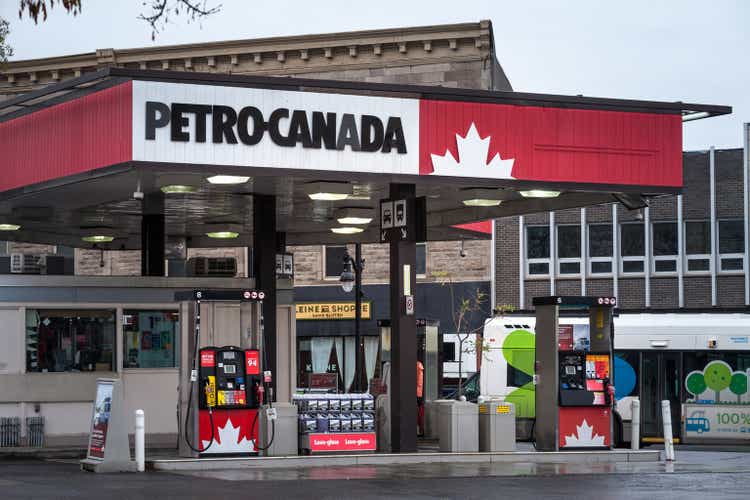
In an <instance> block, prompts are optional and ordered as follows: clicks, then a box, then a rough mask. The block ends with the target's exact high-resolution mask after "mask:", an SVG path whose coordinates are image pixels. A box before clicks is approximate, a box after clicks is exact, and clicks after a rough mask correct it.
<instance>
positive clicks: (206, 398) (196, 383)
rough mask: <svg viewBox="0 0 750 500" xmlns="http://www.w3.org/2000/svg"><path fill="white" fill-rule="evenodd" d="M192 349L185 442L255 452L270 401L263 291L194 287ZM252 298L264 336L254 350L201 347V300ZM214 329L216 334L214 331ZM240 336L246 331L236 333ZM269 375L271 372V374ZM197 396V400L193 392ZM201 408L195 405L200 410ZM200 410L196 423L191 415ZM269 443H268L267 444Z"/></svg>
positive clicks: (200, 448)
mask: <svg viewBox="0 0 750 500" xmlns="http://www.w3.org/2000/svg"><path fill="white" fill-rule="evenodd" d="M192 298H193V299H194V300H195V309H194V310H195V314H194V318H193V321H194V325H195V330H194V343H193V346H194V350H193V358H192V362H191V366H192V367H193V369H192V370H191V372H190V390H189V393H188V394H189V396H188V405H187V411H186V414H185V419H184V422H183V429H184V432H183V436H184V439H185V443H186V444H187V446H188V447H189V448H190V449H191V450H192V451H193V452H196V453H199V454H201V455H203V454H235V453H257V452H258V451H259V450H260V449H261V448H260V447H259V446H258V437H257V436H258V412H259V409H260V407H261V405H263V404H264V403H266V402H267V396H268V394H269V393H268V392H267V391H266V387H265V386H266V384H267V382H266V381H265V379H266V377H265V376H264V374H263V372H262V368H263V366H264V365H265V366H267V363H264V361H266V360H265V359H264V356H263V343H264V342H263V341H264V339H263V337H264V331H263V313H262V310H263V308H262V303H263V299H264V298H265V294H264V293H263V292H259V291H255V290H243V291H224V290H222V291H195V292H193V293H192ZM237 300H239V301H241V302H248V301H249V302H252V303H253V304H252V305H253V307H254V314H257V317H258V323H259V329H260V332H259V333H260V335H259V336H258V340H257V345H256V346H255V348H250V349H247V348H241V347H238V346H233V345H230V346H221V347H217V346H204V347H199V346H200V345H201V303H202V302H203V303H205V302H207V301H237ZM215 333H216V332H214V334H215ZM237 339H238V340H242V339H243V336H242V332H240V336H239V337H237ZM269 376H270V375H269ZM194 394H195V395H196V399H197V404H195V403H196V402H195V401H194V397H193V395H194ZM196 407H197V408H196ZM196 410H197V417H198V418H197V425H195V422H194V421H193V420H191V414H192V415H194V413H193V412H194V411H196ZM269 446H270V444H269Z"/></svg>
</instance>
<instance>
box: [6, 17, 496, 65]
mask: <svg viewBox="0 0 750 500" xmlns="http://www.w3.org/2000/svg"><path fill="white" fill-rule="evenodd" d="M430 35H440V36H439V37H438V38H439V39H447V38H451V37H452V36H453V37H456V38H467V37H472V36H474V37H477V38H479V37H481V36H482V35H486V36H488V37H489V38H488V39H489V43H490V47H488V48H489V49H490V50H492V49H493V48H492V46H491V45H492V23H491V22H490V21H488V20H482V21H478V22H467V23H455V24H438V25H432V26H412V27H394V28H382V29H373V30H358V31H342V32H335V33H316V34H307V35H284V36H273V37H263V38H244V39H239V40H221V41H215V42H202V43H187V44H172V45H157V46H151V47H134V48H124V49H112V48H103V49H97V50H95V51H93V52H82V53H78V54H69V55H63V56H56V57H44V58H37V59H20V60H11V61H8V62H7V63H6V65H5V67H4V68H3V71H2V73H3V74H12V73H17V72H19V73H20V72H24V71H28V70H29V68H34V69H36V70H44V69H54V68H73V67H78V66H81V64H82V63H87V62H89V63H90V62H96V60H97V58H98V57H99V56H100V55H102V54H105V55H110V56H111V57H113V58H114V59H115V60H118V59H125V60H126V61H124V62H128V61H129V60H141V59H144V58H146V59H147V58H148V56H158V57H155V59H169V57H170V53H174V54H175V55H176V56H177V54H178V53H183V52H192V53H193V57H202V56H209V55H213V54H215V53H216V52H217V51H226V52H227V53H231V51H232V50H234V49H236V50H238V51H243V52H245V51H248V46H255V47H257V50H258V51H263V50H264V47H265V49H266V50H268V49H270V48H273V50H295V49H296V50H299V49H303V48H306V47H307V48H311V47H316V48H323V47H339V46H346V45H371V44H373V43H398V42H400V41H401V42H408V41H421V40H425V39H426V38H430Z"/></svg>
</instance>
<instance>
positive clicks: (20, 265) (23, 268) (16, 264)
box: [10, 253, 47, 274]
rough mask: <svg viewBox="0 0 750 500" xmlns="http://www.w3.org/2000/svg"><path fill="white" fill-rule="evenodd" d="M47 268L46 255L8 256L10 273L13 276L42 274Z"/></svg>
mask: <svg viewBox="0 0 750 500" xmlns="http://www.w3.org/2000/svg"><path fill="white" fill-rule="evenodd" d="M46 267H47V256H46V255H31V254H25V253H12V254H10V272H11V273H14V274H42V273H44V272H45V269H46Z"/></svg>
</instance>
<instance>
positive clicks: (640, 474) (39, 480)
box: [0, 450, 750, 500]
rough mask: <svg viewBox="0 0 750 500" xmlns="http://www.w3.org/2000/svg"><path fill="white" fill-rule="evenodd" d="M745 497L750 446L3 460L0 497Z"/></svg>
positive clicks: (749, 481) (704, 499) (749, 494)
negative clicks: (159, 468)
mask: <svg viewBox="0 0 750 500" xmlns="http://www.w3.org/2000/svg"><path fill="white" fill-rule="evenodd" d="M389 497H390V498H416V499H422V498H425V499H426V498H462V499H463V498H466V499H474V498H476V499H482V500H487V499H491V498H512V499H516V498H519V499H523V498H536V499H539V498H583V499H589V498H590V499H592V500H599V499H610V498H613V499H614V498H628V499H634V498H659V499H660V500H661V499H671V498H679V499H683V498H685V499H692V498H696V499H697V498H700V499H702V500H707V499H709V498H710V499H714V498H737V499H739V498H743V499H747V498H749V497H750V450H748V452H743V451H734V452H715V451H685V450H678V452H677V461H676V462H675V463H674V464H669V463H664V462H658V463H657V462H641V463H635V462H634V463H616V464H601V463H600V464H588V465H578V464H575V465H574V464H530V463H514V464H499V463H495V464H417V465H408V466H404V465H382V466H350V467H307V468H298V469H275V470H257V469H253V470H250V469H244V470H242V469H240V470H227V471H206V472H185V473H166V472H147V473H143V474H91V473H84V472H80V471H79V468H78V464H77V462H76V461H75V460H56V461H52V460H50V461H40V460H21V461H7V460H6V461H0V498H3V499H20V498H33V499H40V498H100V499H107V500H114V499H121V498H122V499H138V498H149V499H152V498H179V499H187V498H231V499H246V498H247V499H249V498H260V499H266V498H283V499H290V498H315V499H318V498H320V499H323V498H325V499H328V498H357V499H359V498H365V499H366V498H389Z"/></svg>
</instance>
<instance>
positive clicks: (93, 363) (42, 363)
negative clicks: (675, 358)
mask: <svg viewBox="0 0 750 500" xmlns="http://www.w3.org/2000/svg"><path fill="white" fill-rule="evenodd" d="M115 325H116V322H115V311H114V310H109V309H27V310H26V371H27V372H93V371H105V372H111V371H114V370H115Z"/></svg>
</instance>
